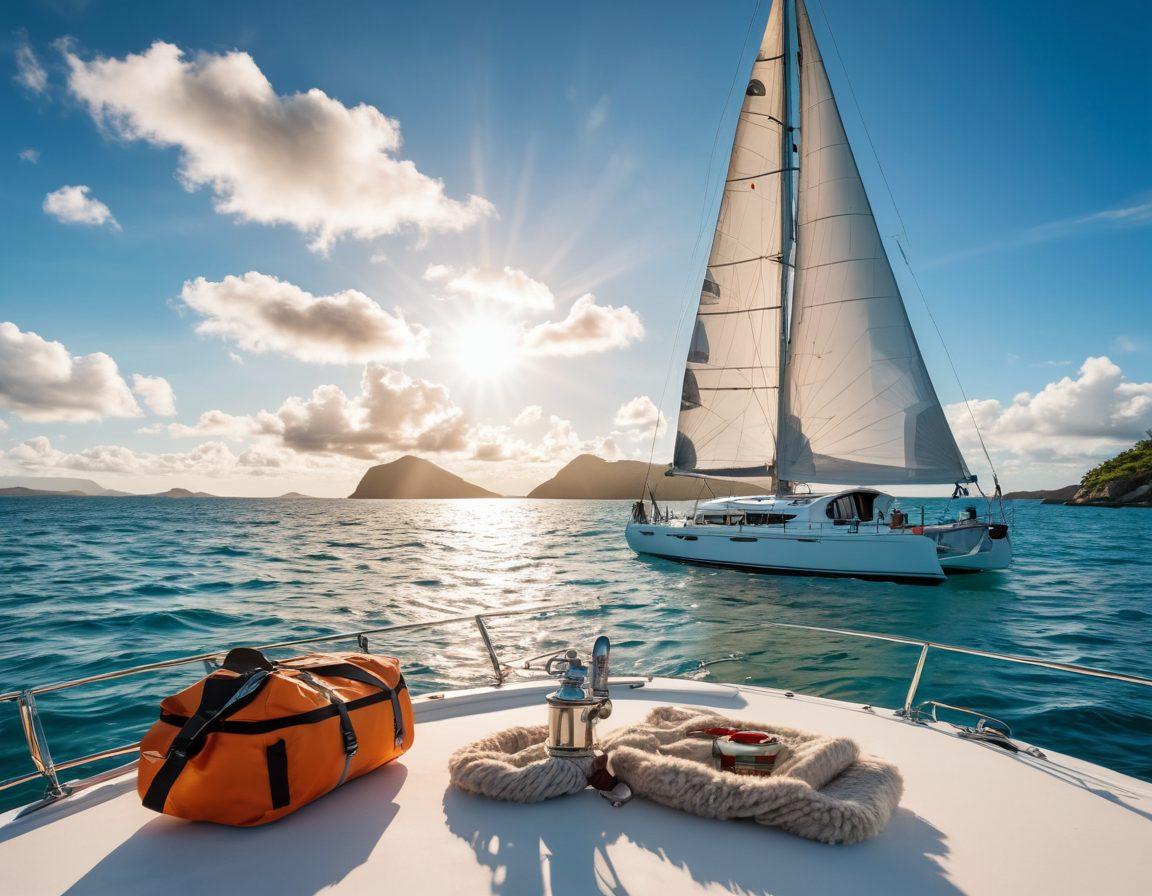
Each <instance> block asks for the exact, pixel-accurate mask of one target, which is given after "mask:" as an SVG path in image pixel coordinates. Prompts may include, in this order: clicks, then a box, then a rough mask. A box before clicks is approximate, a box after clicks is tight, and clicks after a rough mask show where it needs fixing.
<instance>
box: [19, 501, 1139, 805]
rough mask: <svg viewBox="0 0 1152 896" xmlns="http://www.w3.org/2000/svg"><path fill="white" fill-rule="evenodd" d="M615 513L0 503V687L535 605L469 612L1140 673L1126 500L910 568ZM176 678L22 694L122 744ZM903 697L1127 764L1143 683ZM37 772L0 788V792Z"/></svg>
mask: <svg viewBox="0 0 1152 896" xmlns="http://www.w3.org/2000/svg"><path fill="white" fill-rule="evenodd" d="M902 503H903V504H904V506H905V508H906V509H908V508H912V507H915V506H917V505H918V504H920V503H926V504H927V507H928V516H929V518H930V519H931V518H933V517H934V516H935V515H937V514H939V513H942V512H946V511H950V512H952V513H954V512H955V510H956V509H957V508H956V505H955V504H949V502H947V501H943V500H938V501H927V502H918V501H914V500H904V501H903V502H902ZM628 509H629V505H628V502H622V501H595V502H582V501H527V500H514V499H510V500H494V501H437V502H423V501H395V502H393V501H347V500H344V501H314V500H242V499H187V500H164V499H155V498H83V499H73V498H8V499H0V691H4V692H7V691H12V690H16V689H20V688H25V687H30V686H34V685H41V684H47V683H51V682H56V681H63V680H68V679H74V678H79V677H84V676H89V675H96V674H99V673H102V672H108V671H111V670H114V669H119V668H124V667H128V666H133V665H138V664H142V663H147V662H151V661H155V660H163V659H169V658H173V657H178V656H183V655H188V654H195V653H200V652H206V651H210V650H217V649H219V650H223V649H226V648H228V647H230V646H235V645H241V644H243V645H257V644H268V643H273V642H276V641H283V640H289V639H293V638H302V637H306V636H309V635H316V634H325V633H336V632H342V631H348V630H356V629H363V628H370V627H375V626H382V625H387V624H391V623H399V622H408V621H415V620H423V619H433V618H437V617H441V616H446V615H453V614H459V613H464V612H468V611H471V610H474V609H487V610H497V609H501V608H506V607H512V606H518V605H530V604H531V605H534V604H545V605H547V606H549V607H551V608H554V611H551V612H549V613H547V614H544V615H543V616H535V617H525V616H511V617H505V618H499V619H494V620H492V622H491V631H492V636H493V641H494V642H495V645H496V648H497V650H498V651H499V653H500V655H501V657H502V658H503V659H504V660H505V661H507V662H512V661H514V660H516V659H518V658H523V657H526V656H531V655H534V654H539V653H541V652H543V651H546V650H549V649H553V648H560V647H564V646H567V645H568V644H569V643H572V644H575V645H576V646H579V647H581V648H583V649H588V648H589V647H590V646H591V641H592V638H593V637H594V636H595V635H596V634H598V633H600V632H605V633H607V634H609V635H610V636H611V637H612V639H613V642H614V652H613V665H614V669H615V670H616V671H619V672H624V673H631V672H641V671H643V672H649V673H657V674H672V675H694V676H708V677H711V678H712V679H715V680H722V681H750V682H754V683H759V684H767V685H772V686H777V687H786V688H791V689H794V690H804V691H807V692H814V693H818V694H822V695H825V696H829V697H835V698H840V699H848V700H853V701H859V702H861V703H871V704H875V705H877V706H888V707H893V706H898V705H900V704H901V702H902V700H903V695H904V691H905V689H906V688H907V682H908V679H909V677H910V675H911V672H912V669H913V667H914V665H915V661H916V656H917V649H916V648H914V647H908V646H901V645H891V644H884V643H877V642H871V641H861V640H856V639H846V638H843V637H837V636H829V635H824V634H814V633H810V632H803V631H795V630H787V629H772V628H768V627H765V626H764V625H763V623H764V622H766V621H777V622H791V623H802V624H812V625H823V626H835V627H846V628H853V629H858V630H864V631H873V632H887V633H894V634H902V635H908V636H914V637H918V638H927V639H929V640H933V641H939V642H944V643H952V644H960V645H968V646H974V647H980V648H986V649H990V650H994V651H999V652H1004V653H1017V654H1027V655H1036V656H1043V657H1047V658H1050V659H1054V660H1060V661H1064V662H1071V663H1079V664H1083V665H1089V666H1099V667H1104V668H1108V669H1114V670H1119V671H1125V672H1131V673H1136V674H1140V675H1144V676H1149V677H1152V624H1150V623H1152V511H1147V510H1140V509H1132V510H1110V509H1097V508H1066V507H1054V506H1042V505H1040V504H1039V503H1037V502H1015V504H1014V507H1013V508H1012V512H1013V513H1014V516H1015V530H1014V534H1013V538H1014V541H1015V545H1016V556H1017V563H1016V565H1015V567H1014V568H1013V569H1012V570H1011V571H1009V572H1007V573H998V574H986V575H979V576H962V577H957V578H953V579H950V580H949V581H948V582H946V583H945V584H943V585H940V586H937V587H931V586H915V585H897V584H891V583H882V582H863V581H856V580H851V579H821V578H808V577H799V576H797V577H773V576H767V575H753V574H748V573H743V572H734V571H726V570H716V569H706V568H701V567H692V566H684V565H679V564H675V563H672V562H668V561H663V560H650V559H649V560H646V559H640V558H638V557H636V556H635V555H634V554H632V552H631V551H630V550H628V548H627V546H626V545H625V544H624V540H623V531H622V530H623V526H624V523H625V520H626V519H627V516H628ZM913 512H914V513H915V512H916V511H913ZM371 645H372V649H373V650H376V651H379V652H390V653H395V654H396V655H398V656H400V657H401V658H402V660H403V662H404V664H405V667H406V669H407V671H408V680H409V682H410V683H411V685H412V689H413V691H414V692H417V693H418V692H421V691H425V692H427V691H429V690H432V689H442V688H446V687H459V686H467V685H477V684H484V683H486V682H487V681H489V677H490V669H489V666H488V664H487V658H486V656H485V654H484V652H483V650H482V648H481V646H480V643H479V641H478V639H477V638H476V635H475V629H473V628H471V627H470V626H469V625H468V624H457V625H454V626H451V627H448V628H444V629H433V630H417V631H412V632H405V633H402V634H395V635H393V636H391V637H383V636H378V637H374V638H372V640H371ZM348 646H349V648H350V647H352V645H351V644H350V645H348ZM702 664H707V665H703V666H702ZM202 674H203V669H202V667H199V666H188V667H184V668H183V669H178V670H167V671H165V672H164V673H157V674H153V675H146V676H138V677H133V678H126V679H120V680H116V681H112V682H107V683H102V684H97V685H91V686H86V687H83V688H79V689H76V690H69V691H61V692H57V693H51V694H46V695H43V696H41V697H40V698H39V706H40V710H41V713H42V716H43V719H44V724H45V728H46V731H47V734H48V740H49V743H50V745H51V749H52V752H53V755H54V757H55V758H56V759H57V760H58V761H59V760H65V759H68V758H72V757H76V756H80V755H84V754H87V753H91V752H94V751H96V750H100V749H105V748H111V747H115V746H120V745H123V744H126V743H130V742H132V741H133V740H135V739H136V738H138V737H139V736H140V734H141V733H142V732H143V731H144V730H145V729H146V727H147V726H148V725H149V724H150V723H151V722H152V721H153V720H154V719H155V717H156V714H157V705H158V702H159V699H160V697H161V696H163V695H165V694H167V693H171V692H172V691H174V690H177V689H179V688H180V687H182V686H184V685H186V684H188V683H190V682H191V681H193V680H195V678H196V677H198V676H200V675H202ZM919 693H920V696H921V697H923V698H935V699H938V700H942V701H944V702H947V703H953V704H959V705H962V706H971V707H975V708H977V709H980V710H983V711H985V712H988V713H990V714H992V715H994V716H996V717H998V718H1001V719H1004V720H1006V721H1007V722H1008V723H1009V724H1011V726H1012V729H1013V731H1014V732H1015V733H1016V734H1017V735H1018V736H1019V737H1021V738H1023V739H1026V740H1029V741H1031V742H1034V743H1036V744H1038V745H1039V746H1041V747H1042V748H1044V747H1047V748H1049V749H1053V750H1058V751H1061V752H1065V753H1071V754H1074V755H1077V756H1081V757H1084V758H1087V759H1090V760H1093V761H1095V762H1099V763H1102V764H1104V765H1107V766H1110V767H1112V768H1115V769H1119V770H1121V771H1124V772H1127V773H1128V774H1132V775H1136V776H1139V777H1142V778H1145V779H1148V780H1152V750H1150V749H1149V744H1150V743H1152V688H1143V687H1139V686H1137V685H1130V684H1123V683H1118V682H1110V681H1100V680H1095V679H1082V678H1080V677H1079V676H1072V675H1068V674H1063V673H1059V672H1052V671H1049V670H1044V669H1037V668H1032V667H1024V666H1018V665H1007V664H1001V663H996V662H993V661H989V660H983V659H978V658H970V657H958V656H954V655H945V654H933V655H932V658H931V659H930V660H929V664H928V667H927V669H926V672H925V675H924V679H923V683H922V684H921V687H920V692H919ZM30 770H31V763H30V761H29V759H28V755H27V750H26V748H25V746H24V743H23V737H22V733H21V729H20V726H19V723H18V719H17V713H16V707H15V704H13V703H5V704H0V779H7V778H10V777H14V776H16V775H19V774H22V773H24V772H26V771H30ZM81 771H84V770H81ZM69 775H70V776H78V773H77V772H71V773H69ZM40 789H41V788H40V787H39V785H28V786H25V787H22V788H19V789H16V790H9V791H6V792H4V793H0V807H8V806H12V805H17V804H19V803H22V802H27V801H28V800H30V799H33V798H35V797H36V796H38V795H39V791H40Z"/></svg>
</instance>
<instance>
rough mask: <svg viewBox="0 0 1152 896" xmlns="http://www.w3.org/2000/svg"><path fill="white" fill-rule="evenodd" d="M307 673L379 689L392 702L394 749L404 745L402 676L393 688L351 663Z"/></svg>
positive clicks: (321, 667)
mask: <svg viewBox="0 0 1152 896" xmlns="http://www.w3.org/2000/svg"><path fill="white" fill-rule="evenodd" d="M308 671H309V672H311V673H312V674H313V675H333V676H335V677H337V678H347V679H348V680H349V681H357V682H359V683H360V684H367V685H371V686H372V687H376V688H379V689H380V690H381V691H383V692H384V693H385V694H387V695H388V697H389V698H390V699H391V701H392V736H393V741H394V745H395V747H396V749H399V748H400V747H401V746H403V745H404V713H403V710H402V709H401V706H400V691H402V690H407V688H408V684H407V683H406V682H405V681H404V676H403V675H401V676H400V680H399V681H398V682H397V683H396V687H395V688H393V687H391V686H390V685H389V684H388V683H387V682H386V681H384V680H383V679H382V678H377V677H376V676H375V675H373V674H372V673H371V672H369V671H368V670H367V669H361V668H360V667H359V666H356V665H353V664H352V663H333V664H332V665H331V666H317V667H315V668H312V669H309V670H308Z"/></svg>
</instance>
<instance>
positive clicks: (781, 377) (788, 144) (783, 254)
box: [772, 0, 796, 495]
mask: <svg viewBox="0 0 1152 896" xmlns="http://www.w3.org/2000/svg"><path fill="white" fill-rule="evenodd" d="M794 2H795V0H780V6H781V9H780V12H781V32H782V33H781V35H780V40H781V50H782V52H783V57H784V58H783V59H781V60H780V62H781V68H782V71H781V79H782V81H783V86H784V116H783V122H784V126H783V127H782V128H781V129H780V159H781V161H782V163H783V164H782V167H783V168H784V169H785V171H784V176H783V181H782V183H781V185H780V353H779V369H780V372H779V374H778V377H777V382H778V383H779V384H780V388H779V389H778V390H777V392H776V444H775V447H774V451H773V453H774V458H773V465H772V480H773V482H772V484H773V489H772V490H773V492H774V493H775V494H777V495H787V494H790V493H791V491H792V483H791V482H789V481H788V480H786V479H782V478H781V477H780V466H781V455H780V449H781V448H782V447H783V441H784V440H783V438H782V433H783V432H784V425H785V421H786V420H787V419H788V321H789V318H790V315H789V308H788V306H789V287H790V285H791V282H792V279H793V278H792V277H790V276H789V271H790V270H791V269H792V267H791V264H792V243H793V240H794V239H795V213H796V210H795V208H794V207H793V201H792V172H791V171H789V170H787V169H790V168H793V167H796V166H794V165H793V158H794V157H793V154H792V145H793V140H792V134H793V130H794V128H793V110H792V23H791V19H792V17H791V16H790V15H789V6H790V5H792V4H793V3H794Z"/></svg>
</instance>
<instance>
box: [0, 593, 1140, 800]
mask: <svg viewBox="0 0 1152 896" xmlns="http://www.w3.org/2000/svg"><path fill="white" fill-rule="evenodd" d="M560 609H562V608H559V607H556V606H550V605H535V606H519V607H510V608H508V609H504V610H496V609H493V610H483V609H481V610H474V611H472V612H469V613H463V614H460V615H456V616H442V617H438V618H436V619H425V620H420V621H417V622H404V623H397V624H394V625H385V626H379V627H376V628H367V629H355V630H352V631H344V632H338V633H335V634H326V635H316V636H313V637H306V638H296V639H293V640H291V641H280V642H277V643H275V644H267V645H264V646H263V647H261V648H260V649H261V650H277V649H283V648H286V647H297V646H301V645H304V644H324V643H329V642H333V641H356V642H357V644H358V645H359V646H360V649H361V650H364V651H367V650H368V636H369V635H377V634H382V633H387V632H397V631H410V630H413V629H420V628H433V627H438V626H444V625H453V624H457V623H462V622H471V623H472V624H473V625H474V626H475V628H476V630H477V632H478V634H479V637H480V641H481V643H482V645H483V647H484V650H485V653H486V654H487V657H488V661H489V663H490V664H491V666H492V671H493V676H494V679H495V685H496V687H499V686H501V685H502V684H504V681H505V678H506V677H507V673H508V672H510V671H512V667H511V666H509V665H508V664H506V663H504V662H502V661H501V660H500V657H499V655H498V654H497V652H496V649H495V647H494V646H493V644H492V638H491V636H490V635H489V632H488V628H487V624H486V620H490V619H497V618H501V617H505V616H525V615H532V614H543V613H548V612H556V611H557V610H560ZM761 625H764V626H766V627H771V628H781V629H791V630H796V631H808V632H818V633H821V634H829V635H836V636H840V637H850V638H862V639H866V640H872V641H884V642H888V643H892V644H901V645H906V646H910V647H919V648H920V652H919V655H918V657H917V660H916V665H915V668H914V670H913V672H912V677H911V679H910V681H909V684H908V691H907V694H906V696H905V698H904V705H903V706H902V707H901V708H900V709H897V710H896V712H895V714H896V715H897V716H900V717H903V718H905V719H908V720H912V721H915V720H916V719H917V713H916V711H915V700H916V692H917V690H918V689H919V687H920V680H921V678H922V676H923V673H924V666H925V664H926V663H927V660H928V654H929V652H930V651H932V650H938V651H942V652H945V653H958V654H964V655H967V656H976V657H982V658H985V659H991V660H996V661H999V662H1008V663H1017V664H1020V665H1025V666H1037V667H1040V668H1043V669H1052V670H1055V671H1058V672H1069V673H1072V674H1075V675H1082V676H1087V677H1092V678H1103V679H1108V680H1112V681H1121V682H1126V683H1128V684H1136V685H1143V686H1145V687H1152V678H1146V677H1144V676H1141V675H1131V674H1128V673H1123V672H1113V671H1111V670H1108V669H1098V668H1094V667H1092V666H1081V665H1077V664H1075V663H1061V662H1057V661H1055V660H1047V659H1043V658H1042V657H1030V656H1019V655H1015V654H1007V653H998V652H996V651H992V650H982V649H980V648H977V647H966V646H963V645H959V644H944V643H941V642H938V641H928V640H924V639H921V638H912V637H908V636H906V635H893V634H886V633H881V632H866V631H857V630H854V629H843V628H832V627H830V626H821V625H804V624H802V623H795V622H774V621H768V620H765V621H763V622H762V623H761ZM225 652H226V651H213V652H211V653H200V654H195V655H192V656H185V657H179V658H177V659H171V660H161V661H159V662H155V663H146V664H144V665H141V666H133V667H131V668H129V669H120V670H116V671H113V672H105V673H102V674H100V675H90V676H87V677H85V678H77V679H73V680H70V681H63V682H57V683H55V684H49V685H42V686H40V687H32V688H26V689H24V690H19V691H10V692H8V693H5V694H0V703H6V702H16V703H17V704H18V706H19V712H20V719H21V723H22V727H23V730H24V737H25V740H26V741H27V745H28V752H29V755H30V757H31V759H32V762H33V765H34V766H35V767H36V771H34V772H31V773H28V774H25V775H21V776H18V777H15V778H9V779H8V780H5V781H0V791H4V790H7V789H9V788H11V787H17V786H19V785H21V784H27V783H29V782H31V781H35V780H36V779H38V778H42V779H44V780H45V781H46V782H47V784H48V789H47V794H46V796H45V800H47V801H49V802H50V801H52V800H55V799H59V798H60V797H63V796H66V795H67V794H69V793H70V792H72V786H70V785H68V784H63V783H61V782H60V780H59V777H58V773H59V772H62V771H66V770H67V769H70V768H76V767H78V766H82V765H88V764H90V763H93V762H99V761H101V760H104V759H109V758H112V757H115V756H123V755H127V754H129V753H132V752H135V751H136V750H137V749H138V748H139V742H136V743H131V744H127V745H125V746H123V747H116V748H112V749H108V750H101V751H100V752H97V753H93V754H91V755H89V756H83V757H80V758H78V759H69V760H65V761H63V762H54V761H53V759H52V755H51V752H50V751H49V749H48V742H47V737H46V735H45V733H44V729H43V725H42V723H41V720H40V716H39V712H38V710H37V708H36V696H37V695H41V694H48V693H52V692H55V691H62V690H67V689H71V688H76V687H81V686H83V685H87V684H92V683H95V682H100V681H110V680H113V679H117V678H124V677H127V676H130V675H139V674H142V673H144V672H151V671H155V670H158V669H168V668H172V667H175V666H180V665H187V664H190V663H199V662H203V663H205V664H206V665H208V666H209V668H213V667H212V666H211V664H212V663H213V662H214V661H216V660H217V659H218V658H220V657H222V656H223V655H224V653H225ZM537 659H538V657H537ZM524 668H526V669H528V668H531V666H530V662H529V663H526V664H525V665H524ZM673 677H675V676H673ZM103 777H104V776H103V775H96V776H94V777H93V778H91V779H88V782H91V783H94V782H96V781H98V780H103ZM85 783H86V782H80V783H79V784H77V785H76V786H78V787H79V786H84V784H85Z"/></svg>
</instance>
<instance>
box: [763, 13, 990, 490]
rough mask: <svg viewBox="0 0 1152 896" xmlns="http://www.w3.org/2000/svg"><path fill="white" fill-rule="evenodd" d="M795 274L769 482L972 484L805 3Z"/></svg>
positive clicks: (800, 25)
mask: <svg viewBox="0 0 1152 896" xmlns="http://www.w3.org/2000/svg"><path fill="white" fill-rule="evenodd" d="M796 6H797V15H796V18H797V31H798V35H799V51H800V103H799V105H800V141H799V142H800V162H799V167H800V173H799V186H798V193H797V210H796V216H797V220H796V273H795V282H794V284H793V295H792V303H791V323H790V339H789V345H788V361H787V370H786V372H785V382H786V385H785V394H784V396H783V408H782V418H783V419H784V421H785V422H784V427H783V433H782V438H781V447H780V454H781V457H780V459H779V462H778V470H777V473H778V475H779V477H780V478H782V479H785V480H793V481H797V480H798V481H802V482H828V483H845V484H853V485H878V484H886V483H943V482H956V481H960V480H964V479H967V478H969V473H968V468H967V465H966V464H965V463H964V458H963V457H962V455H961V454H960V451H959V449H958V448H957V446H956V440H955V438H954V437H953V435H952V431H951V430H950V429H949V427H948V422H947V420H946V419H945V416H944V412H943V409H942V408H941V407H940V401H939V399H938V398H937V397H936V391H935V389H934V388H933V386H932V381H931V379H930V378H929V376H928V371H927V370H926V369H925V366H924V360H923V358H922V357H921V355H920V349H919V347H918V346H917V344H916V337H915V335H914V334H913V332H912V328H911V326H910V324H909V322H908V315H907V312H906V311H905V308H904V302H903V300H902V299H901V297H900V290H899V288H898V286H897V284H896V278H895V277H894V276H893V274H892V267H891V265H890V264H889V261H888V256H887V253H886V252H885V251H884V244H883V242H882V241H881V239H880V233H879V231H878V230H877V227H876V221H875V219H874V218H873V215H872V209H871V206H870V205H869V202H868V197H867V195H866V194H865V192H864V184H863V182H862V181H861V179H860V172H859V170H858V169H857V166H856V160H855V158H854V157H853V155H852V149H851V147H850V146H849V145H848V139H847V136H846V135H845V132H844V125H843V123H842V121H841V119H840V113H839V111H838V110H837V108H836V100H835V98H834V97H833V95H832V90H831V87H830V85H829V83H828V75H827V72H826V71H825V68H824V63H823V60H822V59H821V57H820V51H819V49H818V47H817V46H816V41H815V39H814V38H813V35H812V26H811V23H810V21H809V18H808V14H807V11H806V10H805V8H804V4H803V0H797V3H796Z"/></svg>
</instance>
